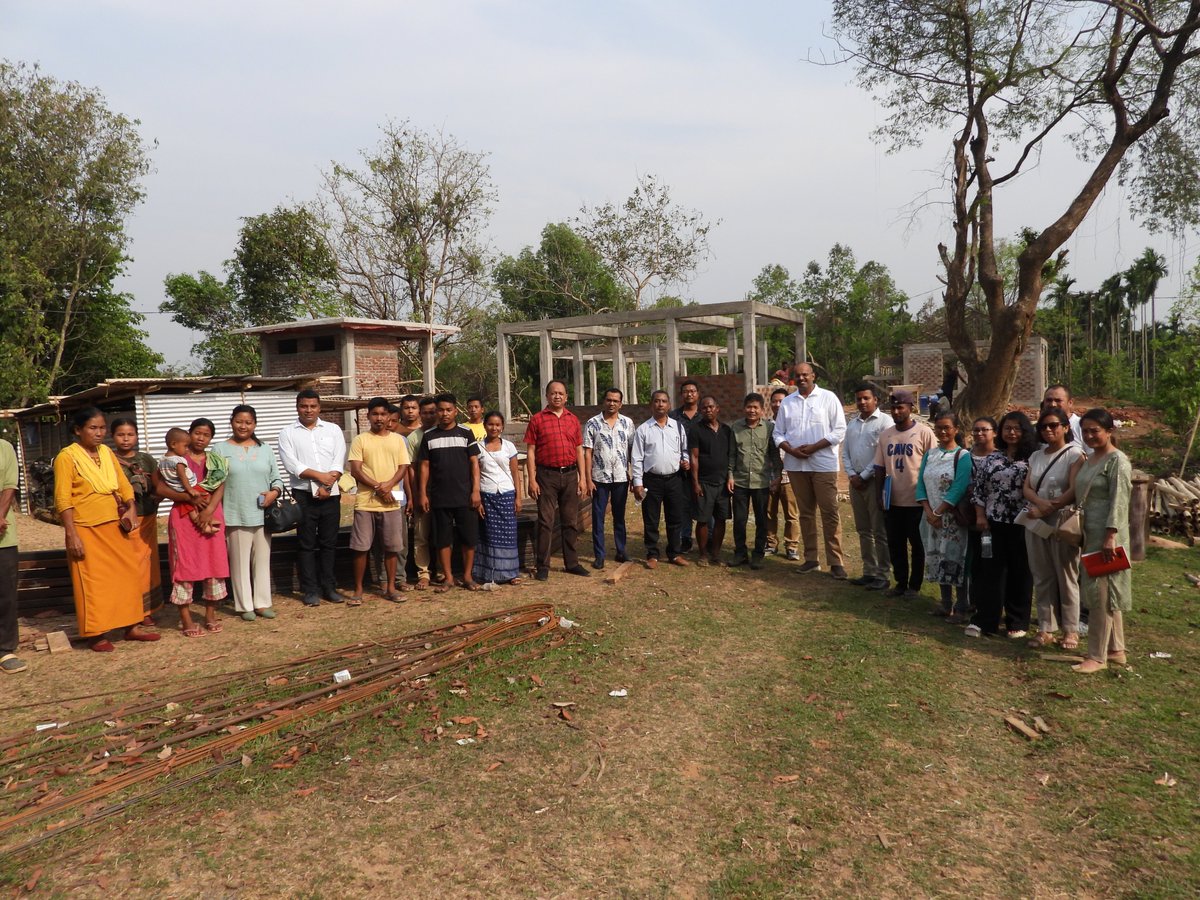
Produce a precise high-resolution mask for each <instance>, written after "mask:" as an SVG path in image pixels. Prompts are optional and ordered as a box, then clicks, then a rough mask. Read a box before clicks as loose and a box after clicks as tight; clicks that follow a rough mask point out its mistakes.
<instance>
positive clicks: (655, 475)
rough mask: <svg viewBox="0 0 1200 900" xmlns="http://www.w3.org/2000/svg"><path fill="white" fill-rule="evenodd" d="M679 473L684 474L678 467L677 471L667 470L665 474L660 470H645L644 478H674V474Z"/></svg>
mask: <svg viewBox="0 0 1200 900" xmlns="http://www.w3.org/2000/svg"><path fill="white" fill-rule="evenodd" d="M681 474H685V473H684V472H683V470H682V469H680V470H679V471H677V472H667V473H665V474H664V473H662V472H646V473H645V477H646V478H674V477H675V476H676V475H681Z"/></svg>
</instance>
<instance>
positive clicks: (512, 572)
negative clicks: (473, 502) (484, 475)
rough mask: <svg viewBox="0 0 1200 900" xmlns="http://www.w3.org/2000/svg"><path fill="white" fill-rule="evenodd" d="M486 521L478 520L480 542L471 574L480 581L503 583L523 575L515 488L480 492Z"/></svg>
mask: <svg viewBox="0 0 1200 900" xmlns="http://www.w3.org/2000/svg"><path fill="white" fill-rule="evenodd" d="M480 496H481V499H482V500H483V513H484V515H483V520H482V521H481V522H480V523H479V545H478V546H477V547H476V548H475V566H474V569H473V571H472V576H473V577H474V579H475V580H476V581H477V582H479V583H480V584H486V583H487V582H489V581H495V582H497V583H498V584H503V583H504V582H506V581H512V580H513V579H514V578H516V577H517V576H518V575H520V574H521V568H520V562H519V559H518V556H517V512H516V509H514V505H515V500H516V496H517V495H516V491H506V492H505V493H503V494H481V495H480Z"/></svg>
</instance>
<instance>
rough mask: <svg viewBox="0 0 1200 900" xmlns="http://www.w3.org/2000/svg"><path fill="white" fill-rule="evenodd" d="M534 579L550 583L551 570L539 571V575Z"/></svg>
mask: <svg viewBox="0 0 1200 900" xmlns="http://www.w3.org/2000/svg"><path fill="white" fill-rule="evenodd" d="M533 577H534V578H536V579H537V580H538V581H549V580H550V570H549V569H538V570H537V574H536V575H534V576H533Z"/></svg>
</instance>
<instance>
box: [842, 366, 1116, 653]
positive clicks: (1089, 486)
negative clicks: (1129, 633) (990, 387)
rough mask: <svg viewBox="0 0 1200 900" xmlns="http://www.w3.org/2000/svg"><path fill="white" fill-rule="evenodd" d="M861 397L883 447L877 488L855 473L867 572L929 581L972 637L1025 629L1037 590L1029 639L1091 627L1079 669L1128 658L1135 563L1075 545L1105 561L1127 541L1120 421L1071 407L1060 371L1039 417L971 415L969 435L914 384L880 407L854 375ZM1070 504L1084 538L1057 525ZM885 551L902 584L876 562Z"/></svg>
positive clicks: (942, 609) (877, 584)
mask: <svg viewBox="0 0 1200 900" xmlns="http://www.w3.org/2000/svg"><path fill="white" fill-rule="evenodd" d="M856 399H857V403H858V407H859V411H860V416H859V419H860V421H862V422H863V423H864V424H863V425H862V426H861V427H862V428H864V429H865V428H866V425H865V423H866V422H867V421H868V420H870V419H873V418H875V417H879V419H880V422H881V424H882V425H883V426H884V427H882V428H881V430H880V431H879V433H878V437H877V439H876V448H875V463H874V467H873V468H874V470H875V479H874V480H875V482H876V483H875V485H874V488H873V493H874V495H875V500H876V502H875V503H869V502H867V500H866V498H865V497H863V496H861V494H862V493H865V487H864V486H863V485H862V484H861V479H860V480H859V482H857V483H856V482H855V481H853V480H852V492H851V499H852V502H855V501H857V502H855V519H856V523H857V525H858V530H859V534H860V537H861V538H862V540H863V546H864V550H863V559H864V567H866V565H867V560H868V559H870V560H872V564H873V565H874V566H875V570H874V572H871V571H869V570H868V571H867V572H864V580H863V582H862V583H864V584H865V586H866V587H868V588H870V589H877V590H884V591H885V592H886V593H887V594H888V595H889V596H893V597H908V598H912V597H916V596H919V593H920V589H921V585H922V582H923V580H927V581H930V582H932V583H935V584H937V585H938V589H939V593H940V600H941V604H940V606H939V607H938V608H937V609H935V610H934V613H935V614H936V615H942V616H945V617H946V618H947V619H948V620H950V621H951V622H968V623H969V624H967V626H966V630H965V633H966V635H967V636H969V637H976V638H977V637H981V636H983V635H997V634H1000V633H1001V631H1003V632H1004V633H1006V634H1007V635H1008V637H1010V638H1013V639H1020V638H1025V637H1026V636H1027V635H1028V634H1029V632H1030V630H1031V629H1032V627H1033V624H1034V621H1033V614H1034V600H1035V598H1036V614H1037V617H1036V626H1037V633H1036V635H1034V636H1033V638H1032V640H1031V641H1030V644H1031V646H1033V647H1048V646H1050V645H1052V644H1055V643H1059V642H1061V646H1062V647H1063V648H1064V649H1067V650H1074V649H1076V648H1078V646H1079V641H1080V637H1081V636H1083V635H1084V634H1086V635H1087V637H1088V645H1087V656H1086V658H1085V659H1084V661H1083V662H1082V663H1080V664H1079V665H1077V666H1075V669H1076V670H1077V671H1080V672H1095V671H1098V670H1100V669H1103V668H1105V666H1106V665H1107V663H1108V662H1110V661H1112V662H1116V663H1123V662H1124V661H1125V643H1124V625H1123V618H1122V613H1123V612H1124V611H1126V610H1128V609H1129V608H1130V606H1131V603H1132V593H1131V580H1130V572H1129V570H1128V568H1125V569H1122V570H1119V571H1115V572H1111V573H1108V574H1103V575H1098V576H1096V577H1093V576H1091V575H1089V574H1088V572H1087V571H1086V569H1082V568H1081V566H1080V559H1081V554H1088V553H1096V554H1099V556H1100V558H1101V560H1102V561H1103V562H1105V563H1108V562H1111V561H1112V560H1113V558H1114V556H1115V555H1116V554H1117V548H1118V547H1124V546H1126V545H1127V544H1128V542H1129V503H1130V495H1131V491H1132V468H1131V466H1130V463H1129V459H1128V458H1127V457H1126V456H1125V454H1123V453H1122V452H1121V451H1120V450H1118V449H1117V448H1116V443H1115V439H1114V431H1115V428H1116V423H1115V422H1114V421H1113V418H1112V416H1111V415H1110V414H1109V413H1108V412H1107V411H1106V410H1104V409H1090V410H1087V411H1086V412H1085V413H1084V414H1083V415H1082V416H1079V415H1076V414H1074V413H1073V411H1072V408H1071V405H1072V400H1071V396H1070V392H1069V391H1068V390H1067V388H1066V387H1064V386H1063V385H1053V386H1051V387H1050V388H1048V389H1047V391H1046V393H1045V395H1044V399H1043V402H1042V406H1041V410H1040V414H1039V416H1038V420H1037V422H1036V424H1035V423H1033V422H1031V421H1030V419H1029V417H1028V416H1026V415H1025V414H1024V413H1023V412H1020V411H1012V412H1009V413H1007V414H1005V415H1004V416H1002V417H1001V419H1000V421H999V422H997V421H996V420H995V419H993V418H992V417H990V416H982V417H980V418H978V419H976V420H975V421H974V422H973V423H972V424H971V430H970V433H971V438H972V441H971V444H970V448H969V449H968V448H967V447H966V446H964V444H965V442H964V440H963V435H962V434H961V429H960V425H959V422H958V420H957V418H956V417H955V415H954V414H953V413H952V412H950V411H948V410H938V411H936V412H935V413H934V414H933V415H932V416H931V421H932V428H931V427H929V426H928V425H926V424H925V423H923V422H920V421H918V420H917V419H916V418H915V417H914V416H913V408H914V404H915V399H916V398H915V397H913V395H912V394H911V393H909V392H907V391H896V392H894V393H893V394H892V396H891V398H890V403H891V410H892V417H894V418H892V417H887V416H886V415H884V414H881V413H878V412H876V411H875V409H876V407H877V398H876V396H875V393H874V388H872V387H871V386H870V385H862V386H860V390H859V391H858V393H857V395H856ZM889 422H890V424H889ZM866 443H867V442H866V441H864V442H863V443H862V445H860V447H859V450H860V451H862V450H865V444H866ZM850 450H851V448H850V447H849V446H848V447H847V453H849V452H850ZM859 456H860V458H861V453H860V454H859ZM855 490H857V491H859V492H860V496H859V497H857V498H856V497H855V494H854V491H855ZM1076 509H1081V510H1082V514H1083V521H1084V526H1083V535H1082V541H1081V543H1082V547H1081V546H1080V542H1078V541H1077V540H1072V536H1071V534H1070V533H1069V532H1065V531H1064V529H1062V528H1061V526H1062V524H1063V522H1064V520H1065V519H1066V518H1067V517H1070V516H1074V515H1075V514H1076V513H1075V510H1076ZM860 510H861V513H860ZM876 510H878V511H879V512H880V513H881V515H880V516H879V519H881V521H879V520H877V519H875V516H876ZM868 542H869V543H871V545H872V549H871V553H868V550H867V544H868ZM884 554H886V556H887V557H890V562H891V569H892V575H893V577H894V578H895V582H896V583H895V585H894V586H891V585H889V583H888V582H887V580H886V577H884V576H880V575H879V574H878V573H879V566H880V564H881V562H880V561H881V560H882V559H884V558H885V556H884ZM871 575H874V576H875V578H874V579H873V580H867V579H868V578H869V577H870V576H871ZM1081 600H1082V602H1081ZM1088 613H1090V623H1089V621H1088V620H1087V619H1085V618H1084V616H1086V615H1087V614H1088Z"/></svg>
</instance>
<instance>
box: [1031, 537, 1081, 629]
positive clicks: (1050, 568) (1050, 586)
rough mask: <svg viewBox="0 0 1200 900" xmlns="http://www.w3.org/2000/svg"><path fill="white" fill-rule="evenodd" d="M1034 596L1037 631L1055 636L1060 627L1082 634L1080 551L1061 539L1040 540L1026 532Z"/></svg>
mask: <svg viewBox="0 0 1200 900" xmlns="http://www.w3.org/2000/svg"><path fill="white" fill-rule="evenodd" d="M1025 549H1026V550H1027V551H1028V553H1029V570H1030V571H1031V572H1033V596H1034V599H1035V600H1036V601H1037V617H1038V630H1039V631H1044V632H1046V633H1047V634H1053V633H1054V632H1056V631H1058V629H1059V628H1060V627H1061V628H1062V630H1063V631H1064V632H1066V633H1068V634H1075V633H1077V632H1078V631H1079V548H1078V547H1071V546H1069V545H1068V544H1064V543H1063V542H1062V541H1060V540H1058V538H1041V537H1038V536H1037V535H1035V534H1033V533H1032V532H1029V531H1026V532H1025Z"/></svg>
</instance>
